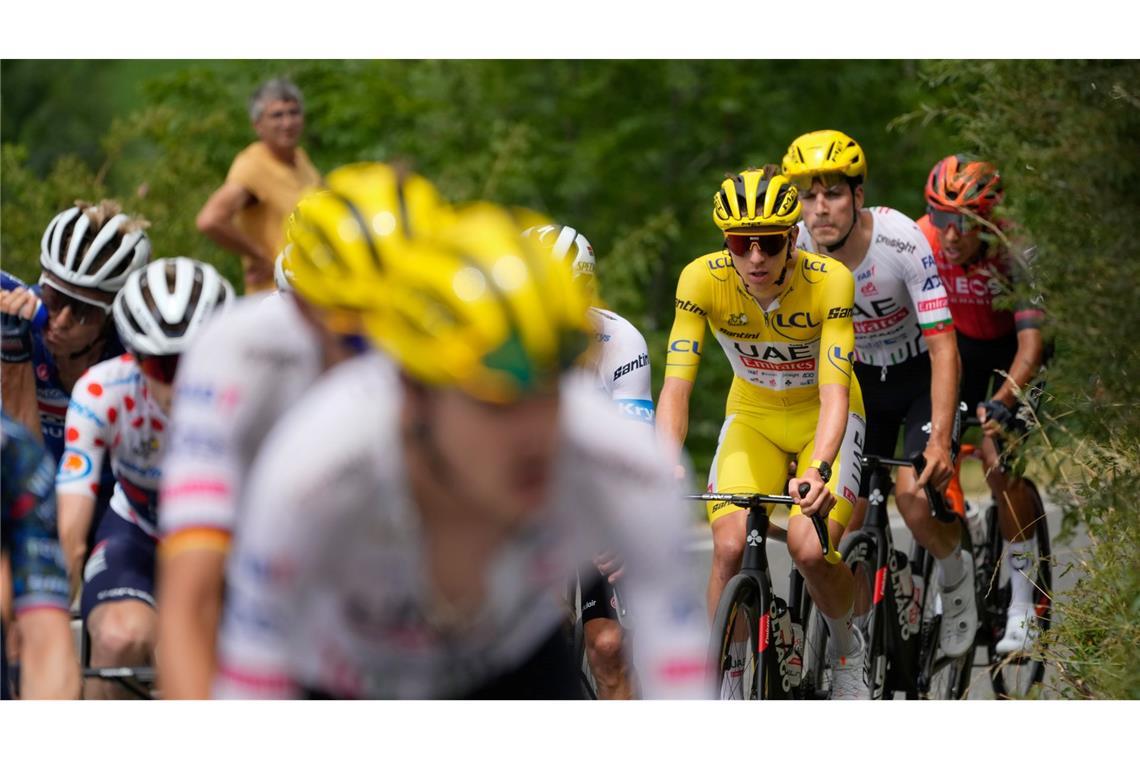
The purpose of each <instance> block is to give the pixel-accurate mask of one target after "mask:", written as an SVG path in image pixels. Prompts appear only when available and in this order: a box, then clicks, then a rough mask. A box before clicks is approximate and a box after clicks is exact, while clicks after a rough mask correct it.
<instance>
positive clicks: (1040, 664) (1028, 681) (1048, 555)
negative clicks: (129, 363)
mask: <svg viewBox="0 0 1140 760" xmlns="http://www.w3.org/2000/svg"><path fill="white" fill-rule="evenodd" d="M1023 482H1024V483H1025V484H1026V486H1027V488H1028V489H1029V492H1030V494H1031V497H1032V499H1033V504H1034V535H1035V536H1036V538H1037V580H1036V583H1035V588H1034V592H1033V608H1034V615H1035V616H1036V618H1037V627H1038V629H1039V631H1040V632H1041V633H1044V632H1045V631H1047V630H1049V628H1050V626H1051V625H1052V622H1053V563H1052V555H1053V552H1052V544H1051V542H1050V540H1049V521H1048V519H1047V517H1046V514H1045V504H1044V502H1043V501H1042V499H1041V494H1040V493H1039V492H1038V490H1037V486H1036V484H1035V483H1033V481H1031V480H1029V479H1028V478H1026V479H1024V481H1023ZM990 510H991V512H992V515H993V518H992V522H993V523H994V525H993V530H994V534H993V535H994V540H991V541H990V542H989V543H990V547H991V549H990V551H991V552H992V553H994V557H995V560H994V565H995V567H996V566H997V564H998V562H999V561H1000V558H1001V553H1002V548H1003V545H1002V540H1003V539H1002V537H1001V532H1000V531H999V530H998V528H997V509H996V508H994V507H990ZM995 547H996V550H995ZM994 585H995V586H996V585H997V584H996V582H995V584H994ZM1010 597H1011V591H1010V582H1009V580H1008V579H1007V580H1006V581H1005V583H1004V584H1002V587H1001V592H1000V595H999V596H998V597H997V598H998V604H997V605H996V608H995V610H994V611H995V613H997V614H995V617H994V619H993V621H992V623H991V626H992V635H991V636H990V640H989V641H988V642H987V647H986V650H987V654H988V656H989V663H990V683H991V684H992V686H993V690H994V696H995V697H996V698H998V699H1017V698H1022V697H1026V696H1028V695H1029V693H1030V692H1031V691H1032V690H1033V688H1034V687H1035V686H1037V685H1038V684H1039V683H1041V681H1042V680H1043V679H1044V677H1045V661H1044V659H1043V658H1041V657H1040V656H1032V655H1031V656H1029V657H1016V656H1013V655H1002V654H998V653H997V652H996V651H995V647H996V646H997V642H999V641H1001V639H1002V636H1004V635H1005V623H1006V612H1007V610H1008V609H1009V602H1010Z"/></svg>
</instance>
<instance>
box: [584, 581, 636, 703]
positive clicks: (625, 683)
mask: <svg viewBox="0 0 1140 760" xmlns="http://www.w3.org/2000/svg"><path fill="white" fill-rule="evenodd" d="M581 575H582V630H583V632H584V633H585V635H586V659H587V661H588V662H589V663H590V670H591V671H593V673H594V680H595V681H596V682H597V685H598V699H633V683H632V680H631V678H630V669H629V666H628V664H627V661H626V657H625V641H624V639H625V637H624V636H623V635H622V627H621V623H619V622H618V621H617V610H616V609H615V607H616V602H615V601H614V589H613V586H611V585H610V584H609V583H608V582H607V581H606V579H605V578H603V577H602V574H601V573H600V572H598V570H597V568H595V567H593V566H592V565H591V566H590V568H589V569H587V570H584V571H583V572H582V574H581Z"/></svg>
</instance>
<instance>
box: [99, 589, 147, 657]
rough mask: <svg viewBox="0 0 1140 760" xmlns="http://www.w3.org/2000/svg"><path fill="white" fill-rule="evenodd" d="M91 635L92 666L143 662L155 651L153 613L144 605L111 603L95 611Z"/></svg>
mask: <svg viewBox="0 0 1140 760" xmlns="http://www.w3.org/2000/svg"><path fill="white" fill-rule="evenodd" d="M124 605H129V606H124ZM98 613H101V614H98ZM89 633H90V635H91V659H92V664H94V665H98V664H103V663H110V664H114V663H119V662H139V661H143V660H145V659H147V658H148V657H149V655H150V652H151V650H152V649H153V648H154V640H155V622H154V612H153V610H151V609H150V608H149V607H146V606H145V605H138V604H130V603H125V602H121V603H111V604H108V605H106V606H105V607H104V609H102V610H99V609H98V608H96V610H95V611H93V612H92V614H91V618H90V622H89Z"/></svg>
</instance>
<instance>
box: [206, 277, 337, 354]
mask: <svg viewBox="0 0 1140 760" xmlns="http://www.w3.org/2000/svg"><path fill="white" fill-rule="evenodd" d="M315 346H316V337H315V336H314V335H313V334H312V331H311V330H310V329H309V327H308V325H307V324H306V323H305V321H304V319H303V318H302V317H301V315H300V314H299V313H298V311H297V309H296V307H294V306H293V304H292V303H290V301H289V299H288V297H286V296H282V295H280V294H277V293H270V294H267V295H262V294H258V295H252V296H244V297H242V298H239V299H238V300H237V302H236V303H234V305H233V306H232V307H230V308H229V309H227V310H226V311H225V312H224V313H222V314H219V315H217V316H215V317H212V318H211V319H210V321H209V322H208V323H207V324H206V325H204V327H203V330H202V332H201V333H200V334H199V336H198V338H197V339H196V340H195V341H194V344H193V345H192V346H191V347H190V349H189V350H188V351H187V352H186V353H187V356H186V357H185V359H186V360H187V361H189V362H195V361H203V362H206V361H208V362H211V363H217V362H218V361H219V359H220V358H221V357H224V358H225V361H227V362H234V363H237V364H249V363H256V362H257V360H258V359H259V358H260V357H264V356H271V355H274V354H280V353H281V352H283V351H284V352H301V353H303V352H305V351H306V350H307V349H308V350H316V349H315ZM280 363H281V362H278V364H280ZM282 368H284V367H282Z"/></svg>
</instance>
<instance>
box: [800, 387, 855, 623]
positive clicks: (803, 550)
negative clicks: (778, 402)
mask: <svg viewBox="0 0 1140 760" xmlns="http://www.w3.org/2000/svg"><path fill="white" fill-rule="evenodd" d="M852 388H853V390H852V394H851V411H850V412H849V413H848V419H847V430H846V432H845V433H844V435H843V443H842V445H841V446H840V449H839V456H838V457H836V459H835V463H834V465H833V466H832V475H831V480H830V481H828V484H827V485H828V488H829V489H830V490H831V492H832V493H833V494H834V495H835V497H836V504H835V506H834V507H833V508H832V510H831V512H830V513H829V514H828V519H827V526H828V532H829V534H830V537H831V543H832V545H833V546H835V545H838V543H839V539H840V537H841V536H842V535H843V531H844V528H845V527H846V525H847V522H848V520H850V518H851V512H852V510H853V508H854V502H855V499H856V495H857V493H858V490H859V480H860V465H859V457H860V456H861V455H862V446H863V440H864V430H865V422H864V417H863V402H862V398H861V397H860V395H859V394H858V392H857V390H855V389H856V388H857V386H856V385H855V384H854V383H853V384H852ZM809 423H810V425H811V429H808V424H809ZM800 425H801V426H802V428H803V429H801V430H800V431H798V432H799V434H800V440H801V441H802V440H804V438H803V436H804V434H805V433H806V436H807V442H806V443H803V444H802V445H801V448H800V453H799V467H798V470H797V472H798V474H799V476H800V477H802V476H803V473H804V471H805V470H806V469H807V468H808V466H809V465H810V464H811V455H812V452H813V450H814V447H815V429H814V425H815V422H814V421H811V420H803V421H801V422H800ZM789 432H793V431H789ZM794 434H795V433H794V432H793V435H794ZM788 552H789V553H790V554H791V555H792V560H793V561H794V562H795V564H796V567H797V568H799V571H800V573H802V574H803V576H804V581H805V583H807V586H808V591H809V593H810V594H811V597H812V601H813V602H814V603H815V605H816V607H818V608H819V610H820V612H822V613H823V615H824V617H826V618H828V619H829V620H831V619H838V618H840V617H842V616H844V615H847V616H848V617H849V616H850V611H851V605H852V600H853V586H852V579H851V571H850V570H849V569H848V568H847V566H846V565H845V564H843V563H839V564H835V565H833V564H830V563H829V562H827V560H826V559H825V558H824V556H823V551H822V548H821V547H820V545H819V538H818V537H817V536H816V532H815V528H814V527H813V526H812V523H811V520H809V519H807V518H805V517H804V516H803V515H802V514H801V513H800V510H799V507H792V510H791V517H789V518H788ZM841 635H842V634H841Z"/></svg>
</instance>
